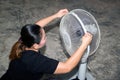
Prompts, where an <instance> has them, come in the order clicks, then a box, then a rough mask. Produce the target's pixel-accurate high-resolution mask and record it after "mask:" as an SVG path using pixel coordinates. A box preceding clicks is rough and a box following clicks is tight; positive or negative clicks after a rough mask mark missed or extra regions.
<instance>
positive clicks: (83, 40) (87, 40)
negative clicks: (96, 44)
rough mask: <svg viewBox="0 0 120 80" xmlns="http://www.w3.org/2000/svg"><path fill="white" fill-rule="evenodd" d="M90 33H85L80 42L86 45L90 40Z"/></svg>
mask: <svg viewBox="0 0 120 80" xmlns="http://www.w3.org/2000/svg"><path fill="white" fill-rule="evenodd" d="M92 37H93V36H92V34H90V33H88V32H87V33H85V35H84V36H83V37H82V44H83V45H86V46H88V45H89V44H90V43H91V41H92Z"/></svg>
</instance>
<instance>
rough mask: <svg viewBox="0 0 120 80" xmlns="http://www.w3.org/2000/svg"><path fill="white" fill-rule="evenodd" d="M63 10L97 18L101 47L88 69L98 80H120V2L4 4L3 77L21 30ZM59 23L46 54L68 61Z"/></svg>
mask: <svg viewBox="0 0 120 80" xmlns="http://www.w3.org/2000/svg"><path fill="white" fill-rule="evenodd" d="M62 8H67V9H69V10H73V9H85V10H87V11H89V12H90V13H91V14H93V15H94V17H95V18H96V19H97V21H98V24H99V26H100V30H101V43H100V46H99V48H98V50H97V51H96V53H95V54H94V55H93V56H91V57H90V58H89V64H88V65H89V67H90V68H91V71H92V74H93V75H94V77H95V78H96V80H120V0H0V76H2V75H3V74H4V73H5V71H6V70H7V68H8V64H9V59H8V55H9V52H10V49H11V46H12V45H13V44H14V42H15V41H17V40H18V38H19V32H20V29H21V27H22V26H23V25H25V24H27V23H34V22H36V21H37V20H39V19H42V18H44V17H47V16H49V15H51V14H53V13H55V12H57V11H58V10H59V9H62ZM57 22H58V20H55V21H53V22H52V23H51V24H49V25H48V27H49V28H47V29H46V31H47V36H48V38H47V39H48V40H47V44H46V47H45V48H44V49H45V50H42V51H44V52H45V55H46V56H48V57H51V58H54V59H56V60H59V61H64V60H66V59H67V57H66V56H65V54H64V51H63V49H62V46H61V42H60V37H59V30H58V29H59V25H58V23H57ZM56 23H57V24H56ZM47 76H49V77H54V75H47ZM45 78H46V77H45ZM58 80H59V79H58Z"/></svg>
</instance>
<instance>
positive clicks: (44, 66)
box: [31, 54, 59, 74]
mask: <svg viewBox="0 0 120 80" xmlns="http://www.w3.org/2000/svg"><path fill="white" fill-rule="evenodd" d="M58 63H59V62H58V61H57V60H54V59H51V58H48V57H46V56H44V55H42V54H37V55H36V56H35V57H34V58H33V62H32V66H31V68H32V69H31V70H32V71H33V73H47V74H53V73H54V72H55V70H56V68H57V66H58Z"/></svg>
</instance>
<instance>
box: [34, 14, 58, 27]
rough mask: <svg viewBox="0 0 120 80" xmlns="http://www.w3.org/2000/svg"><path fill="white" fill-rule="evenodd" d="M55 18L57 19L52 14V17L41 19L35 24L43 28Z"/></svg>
mask: <svg viewBox="0 0 120 80" xmlns="http://www.w3.org/2000/svg"><path fill="white" fill-rule="evenodd" d="M56 18H57V16H56V15H55V14H54V15H51V16H49V17H46V18H43V19H41V20H39V21H37V22H36V24H37V25H39V26H41V27H44V26H46V25H47V24H48V23H50V22H51V21H53V20H54V19H56Z"/></svg>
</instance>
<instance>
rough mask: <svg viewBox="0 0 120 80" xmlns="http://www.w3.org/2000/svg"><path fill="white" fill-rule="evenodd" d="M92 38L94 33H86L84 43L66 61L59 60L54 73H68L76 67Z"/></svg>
mask: <svg viewBox="0 0 120 80" xmlns="http://www.w3.org/2000/svg"><path fill="white" fill-rule="evenodd" d="M91 40H92V35H91V34H90V33H86V34H85V35H84V36H83V38H82V44H81V46H80V47H79V48H78V50H77V51H76V52H75V53H74V54H73V55H72V56H71V57H70V58H69V59H68V60H66V61H65V62H59V64H58V66H57V69H56V70H55V72H54V74H62V73H68V72H70V71H71V70H72V69H73V68H75V66H77V64H78V63H79V61H80V59H81V57H82V55H83V53H84V51H85V50H86V48H87V46H88V45H89V44H90V42H91Z"/></svg>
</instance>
